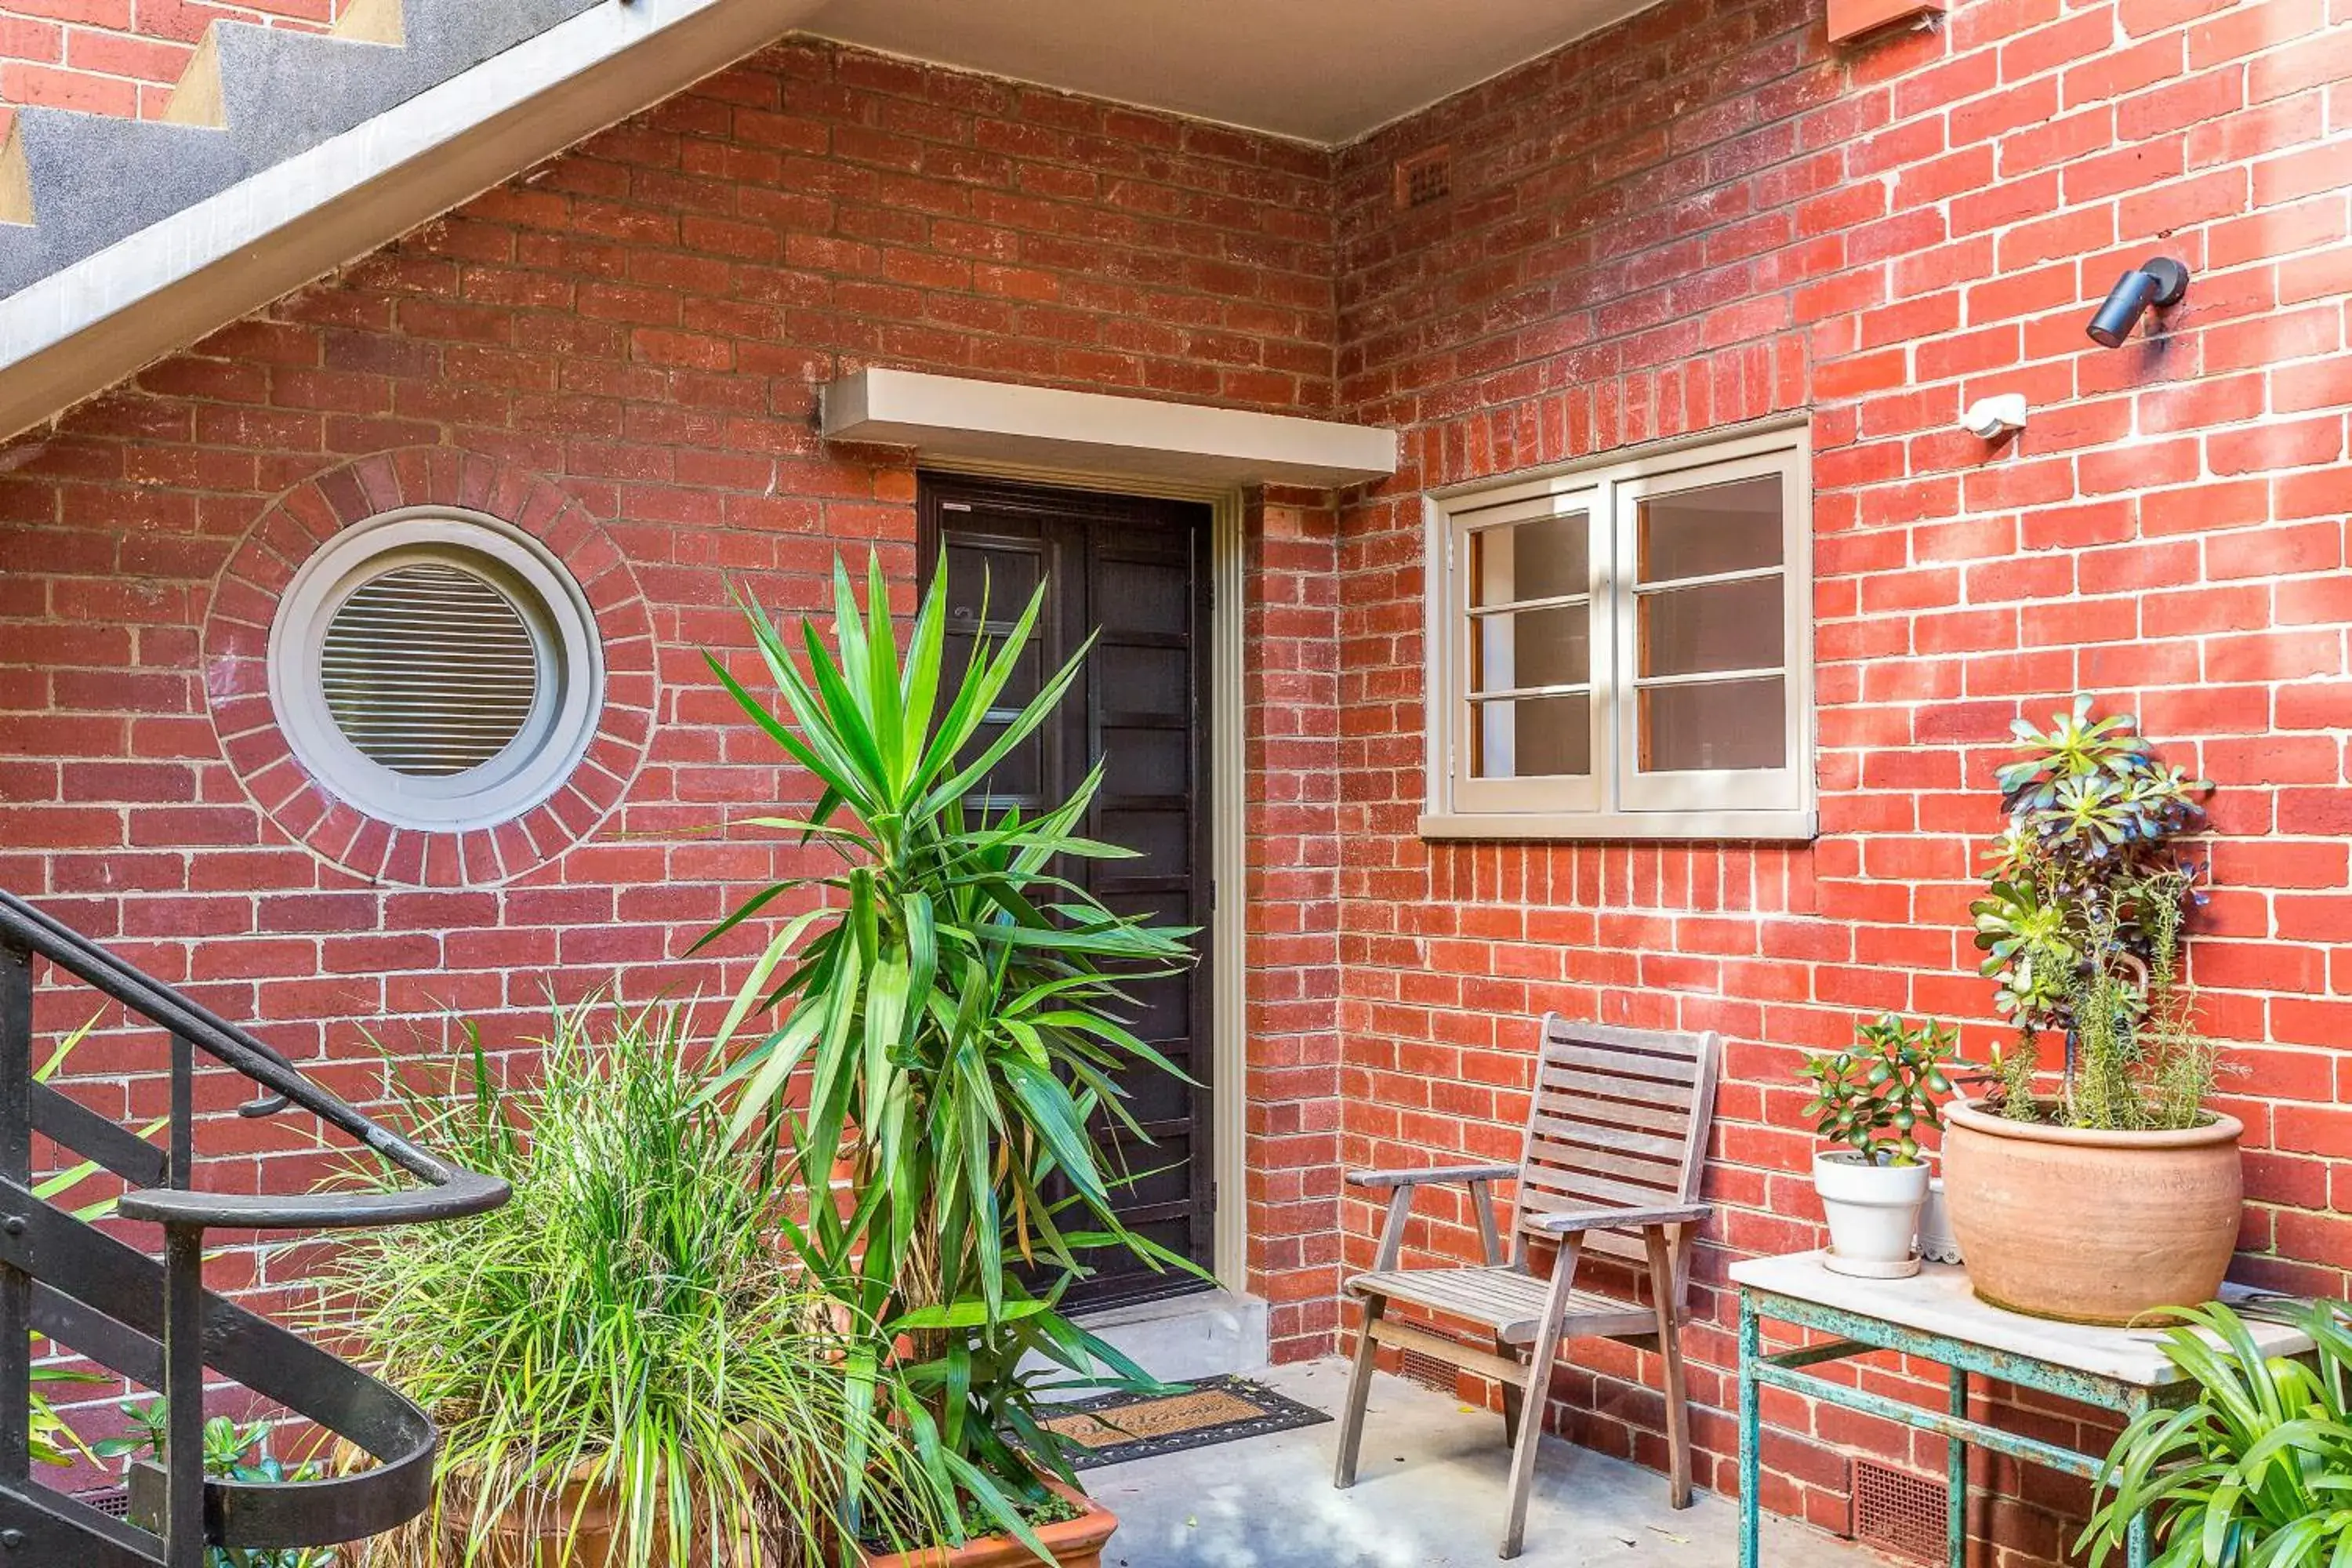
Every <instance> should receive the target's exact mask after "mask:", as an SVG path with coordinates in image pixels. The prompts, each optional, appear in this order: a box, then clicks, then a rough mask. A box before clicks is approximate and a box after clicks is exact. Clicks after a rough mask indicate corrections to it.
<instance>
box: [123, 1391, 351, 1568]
mask: <svg viewBox="0 0 2352 1568" xmlns="http://www.w3.org/2000/svg"><path fill="white" fill-rule="evenodd" d="M116 1408H117V1409H118V1410H120V1411H121V1413H122V1417H123V1424H124V1426H123V1433H122V1435H121V1436H119V1437H104V1438H100V1440H99V1441H98V1442H96V1443H93V1444H92V1445H90V1451H91V1453H92V1454H93V1455H94V1456H96V1457H97V1458H101V1459H115V1458H128V1459H150V1460H153V1461H154V1462H155V1463H157V1464H161V1463H162V1462H163V1443H164V1439H165V1437H166V1436H168V1434H169V1431H170V1422H169V1420H168V1418H167V1410H168V1407H167V1406H166V1405H164V1403H163V1400H161V1399H144V1400H132V1401H130V1402H127V1403H125V1404H122V1405H117V1406H116ZM270 1436H271V1434H270V1429H269V1423H268V1422H267V1421H250V1422H245V1423H238V1422H236V1421H232V1420H230V1419H229V1418H228V1417H227V1416H226V1415H215V1416H214V1417H212V1418H211V1419H210V1420H208V1421H206V1422H205V1474H206V1475H207V1476H211V1477H213V1478H215V1479H221V1480H234V1481H244V1482H247V1483H248V1484H259V1485H269V1486H282V1485H286V1484H289V1483H293V1484H299V1483H300V1482H303V1481H311V1480H317V1479H319V1478H320V1476H321V1475H322V1474H323V1473H324V1467H322V1466H321V1465H320V1464H319V1462H318V1461H317V1460H315V1459H306V1460H304V1461H302V1462H301V1463H300V1464H297V1465H292V1466H289V1465H287V1464H286V1463H285V1462H284V1461H282V1460H280V1459H279V1458H277V1456H276V1455H274V1454H272V1453H271V1452H270ZM162 1507H163V1484H162V1478H161V1477H160V1476H154V1477H152V1479H142V1478H140V1477H137V1476H134V1477H133V1478H132V1479H131V1517H132V1518H133V1519H134V1520H138V1519H142V1516H143V1518H144V1519H147V1520H152V1518H153V1517H154V1516H155V1515H156V1514H158V1513H160V1511H161V1510H162ZM335 1562H336V1553H335V1552H334V1550H333V1549H332V1548H331V1547H324V1546H304V1547H286V1548H282V1549H280V1550H278V1551H265V1550H261V1549H257V1548H250V1547H236V1546H207V1547H206V1548H205V1568H334V1564H335Z"/></svg>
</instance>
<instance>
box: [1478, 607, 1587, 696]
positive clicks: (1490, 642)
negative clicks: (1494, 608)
mask: <svg viewBox="0 0 2352 1568" xmlns="http://www.w3.org/2000/svg"><path fill="white" fill-rule="evenodd" d="M1591 673H1592V612H1591V609H1589V608H1588V607H1587V606H1585V605H1554V606H1553V607H1552V608H1550V609H1548V610H1517V611H1512V612H1507V613H1506V614H1503V615H1497V616H1473V617H1472V618H1471V621H1470V689H1472V690H1473V691H1510V690H1514V689H1520V688H1524V687H1530V686H1581V685H1582V684H1584V682H1585V681H1586V680H1588V679H1591Z"/></svg>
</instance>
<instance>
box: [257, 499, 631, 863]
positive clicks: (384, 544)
mask: <svg viewBox="0 0 2352 1568" xmlns="http://www.w3.org/2000/svg"><path fill="white" fill-rule="evenodd" d="M269 696H270V700H271V703H272V704H273V706H274V707H275V708H276V709H277V712H278V725H279V728H281V729H282V730H283V731H285V734H286V739H287V742H288V744H289V745H290V746H291V747H292V748H293V751H294V755H295V757H296V759H297V760H298V761H299V762H300V763H301V764H302V766H303V768H304V769H305V770H306V771H308V772H309V773H310V776H311V777H312V778H314V779H316V780H318V781H319V783H320V784H322V785H324V786H325V787H326V788H327V789H328V790H329V791H330V792H331V793H332V794H333V795H335V796H336V797H337V798H339V799H341V800H343V801H346V802H348V803H349V804H351V805H353V806H356V807H358V808H359V809H360V810H361V811H362V812H365V813H366V814H367V815H368V816H373V817H374V818H376V819H377V820H378V821H381V822H388V823H391V824H392V825H394V826H398V827H418V828H427V829H436V828H437V829H444V830H451V831H460V832H462V831H465V830H467V829H469V828H478V827H488V826H493V825H494V824H497V823H500V822H505V821H509V820H511V819H513V818H515V817H518V816H521V815H522V814H523V813H525V812H527V811H529V810H530V809H531V808H532V807H533V806H535V805H539V804H540V803H541V801H544V800H546V799H547V798H548V796H550V795H553V794H554V793H555V792H556V791H557V790H558V789H560V788H562V785H563V783H564V781H565V780H566V779H568V778H569V777H570V776H571V774H572V769H573V768H574V767H576V766H578V765H579V763H580V759H581V758H582V757H583V755H584V754H585V753H586V752H587V749H588V742H590V741H591V740H592V739H593V737H594V736H595V733H596V721H597V716H598V712H599V710H600V709H601V707H602V705H603V700H604V657H603V650H602V648H601V647H599V645H598V641H597V634H596V617H595V614H594V612H593V611H592V610H591V609H590V608H589V606H588V600H587V596H586V595H584V594H583V593H582V592H581V590H580V586H579V584H576V583H574V582H573V581H572V576H571V574H570V573H568V572H566V571H565V570H564V569H563V566H562V563H560V562H558V561H557V560H556V559H555V558H554V556H552V555H551V554H550V553H549V552H548V551H547V549H546V548H545V547H544V546H543V545H541V543H540V542H539V541H537V540H536V539H533V538H531V537H530V535H529V534H527V533H524V532H523V531H521V530H520V529H518V528H515V527H513V526H512V525H510V524H508V523H505V522H501V521H498V520H497V519H495V518H488V517H482V516H478V515H476V514H474V513H469V512H458V511H452V510H442V509H437V508H427V509H418V510H409V511H400V512H389V513H386V514H385V515H383V516H382V517H376V518H371V519H369V520H368V521H365V522H362V523H358V524H355V525H354V526H352V527H351V528H347V529H345V530H344V531H342V532H341V533H340V534H338V535H336V536H335V537H334V538H333V539H331V540H330V541H328V542H327V543H326V544H325V545H323V546H321V547H320V550H319V552H318V553H316V554H315V555H313V556H311V557H310V560H308V561H306V562H304V563H303V564H302V568H301V570H300V571H299V572H297V573H296V574H294V580H293V581H292V582H291V583H289V584H287V588H286V592H285V594H284V595H283V596H282V598H281V599H280V601H279V604H278V618H277V620H276V621H275V622H274V623H273V624H272V625H271V626H270V630H269Z"/></svg>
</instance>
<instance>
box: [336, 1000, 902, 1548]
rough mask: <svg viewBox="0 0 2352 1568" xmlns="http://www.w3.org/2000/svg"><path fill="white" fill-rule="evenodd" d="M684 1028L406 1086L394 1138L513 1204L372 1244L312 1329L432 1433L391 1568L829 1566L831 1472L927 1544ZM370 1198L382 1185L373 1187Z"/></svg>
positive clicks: (348, 1258) (850, 1334) (676, 1020)
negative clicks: (402, 1401)
mask: <svg viewBox="0 0 2352 1568" xmlns="http://www.w3.org/2000/svg"><path fill="white" fill-rule="evenodd" d="M707 1060H708V1058H707V1053H705V1052H701V1051H698V1050H697V1049H695V1048H694V1047H692V1046H691V1045H690V1044H689V1042H688V1036H687V1029H686V1024H685V1015H684V1013H683V1012H682V1011H679V1010H674V1009H666V1010H660V1011H652V1010H647V1011H628V1010H625V1009H622V1008H619V1007H617V1006H614V1005H606V1004H605V1003H604V1001H603V1000H602V999H600V998H593V997H592V998H591V999H589V1000H587V1001H584V1002H583V1003H581V1004H579V1005H574V1006H568V1007H559V1008H557V1009H556V1010H555V1013H554V1017H553V1027H552V1029H551V1032H550V1035H549V1037H548V1038H547V1039H546V1040H545V1041H544V1042H543V1043H542V1051H541V1056H540V1058H539V1062H538V1072H539V1078H538V1080H537V1081H536V1082H535V1083H532V1084H530V1085H529V1086H527V1087H523V1088H520V1089H516V1088H509V1086H507V1085H505V1084H504V1083H502V1082H501V1081H500V1079H499V1072H498V1070H497V1069H496V1068H495V1067H494V1065H493V1063H492V1062H491V1060H490V1058H489V1057H488V1053H487V1052H485V1051H484V1049H483V1048H482V1047H481V1044H480V1042H479V1040H478V1038H477V1039H476V1040H475V1042H474V1046H473V1049H472V1051H471V1052H470V1053H469V1057H468V1058H461V1059H460V1060H459V1062H457V1064H456V1065H455V1066H454V1067H453V1068H452V1070H451V1072H450V1074H449V1075H448V1077H449V1079H450V1081H449V1082H448V1083H447V1084H446V1086H445V1085H442V1084H439V1083H420V1082H418V1081H416V1079H417V1077H418V1076H419V1075H416V1074H415V1073H414V1072H413V1071H409V1070H396V1071H395V1073H394V1082H393V1097H394V1100H395V1106H396V1109H395V1110H394V1111H393V1112H391V1114H393V1115H394V1116H395V1117H397V1118H398V1119H399V1120H401V1121H404V1122H406V1123H407V1124H408V1125H409V1127H410V1129H411V1131H412V1132H413V1135H414V1136H415V1139H416V1140H417V1141H418V1142H422V1143H425V1144H426V1145H427V1146H432V1147H437V1148H438V1149H439V1150H440V1151H441V1152H444V1153H446V1155H448V1156H449V1157H450V1158H451V1159H452V1160H453V1161H456V1162H457V1163H462V1164H465V1165H467V1166H469V1167H470V1168H472V1169H474V1170H478V1171H484V1172H488V1173H492V1174H495V1175H497V1176H499V1177H502V1178H504V1179H505V1180H506V1181H507V1182H508V1183H509V1184H510V1185H511V1186H512V1188H513V1193H514V1196H513V1199H512V1201H511V1202H509V1204H508V1205H506V1206H505V1207H503V1208H500V1209H497V1210H494V1211H492V1212H490V1213H488V1214H484V1215H476V1216H474V1217H472V1218H469V1219H465V1220H459V1221H456V1222H452V1223H450V1224H446V1225H440V1226H419V1227H411V1228H408V1229H404V1230H400V1231H394V1232H376V1233H362V1234H360V1235H357V1236H355V1237H353V1238H352V1241H351V1242H350V1243H349V1245H347V1246H345V1247H342V1248H341V1249H339V1250H338V1252H337V1253H336V1254H335V1255H334V1256H333V1257H332V1258H330V1259H329V1260H328V1262H327V1263H326V1264H325V1265H324V1266H323V1267H322V1268H321V1271H320V1277H321V1279H322V1283H323V1290H324V1296H323V1299H322V1300H321V1303H320V1316H321V1319H322V1321H324V1322H326V1323H329V1324H334V1325H343V1324H350V1325H354V1326H355V1327H356V1330H357V1332H358V1335H359V1337H360V1339H361V1341H362V1343H361V1345H360V1347H359V1348H360V1350H361V1351H362V1352H364V1354H365V1356H366V1358H367V1359H369V1360H371V1361H373V1362H374V1363H377V1364H378V1365H379V1366H380V1367H381V1370H382V1373H383V1376H384V1377H385V1379H386V1380H387V1381H389V1382H391V1383H393V1384H395V1385H396V1386H398V1387H400V1388H401V1389H403V1390H404V1392H405V1393H407V1394H409V1396H410V1397H412V1398H414V1399H415V1400H416V1401H417V1402H418V1403H419V1404H420V1405H424V1406H425V1409H426V1410H428V1411H429V1412H430V1413H431V1414H432V1415H433V1416H434V1418H435V1420H436V1423H437V1424H438V1425H439V1426H440V1428H441V1434H442V1443H441V1451H440V1455H439V1458H438V1462H437V1468H436V1480H435V1501H434V1507H433V1508H432V1509H431V1510H429V1511H428V1512H427V1514H426V1515H425V1517H424V1518H423V1519H421V1520H419V1521H416V1522H415V1523H414V1524H412V1525H410V1526H409V1527H408V1528H407V1529H406V1530H405V1531H402V1532H399V1533H397V1534H394V1535H392V1536H387V1537H384V1538H382V1539H380V1540H379V1541H377V1542H373V1543H371V1544H370V1545H369V1546H368V1547H366V1548H364V1549H363V1551H364V1552H365V1555H364V1557H363V1559H362V1560H363V1561H364V1562H366V1563H376V1564H383V1565H384V1568H461V1565H462V1568H707V1565H709V1564H711V1563H714V1562H720V1563H726V1564H727V1565H728V1568H780V1565H782V1564H793V1565H794V1568H797V1565H799V1564H802V1563H812V1562H820V1561H835V1562H839V1561H845V1560H846V1558H847V1556H848V1552H847V1549H846V1548H845V1546H844V1545H843V1544H842V1543H841V1542H840V1540H839V1534H838V1530H837V1523H836V1514H835V1505H836V1501H837V1500H838V1498H839V1497H840V1496H841V1495H842V1493H843V1491H844V1489H845V1479H844V1472H845V1464H846V1463H847V1461H846V1459H845V1456H847V1455H851V1454H856V1456H858V1458H857V1461H856V1463H857V1468H858V1469H859V1471H860V1473H861V1474H878V1475H882V1476H886V1477H887V1478H889V1479H890V1482H891V1484H890V1485H889V1486H888V1488H887V1490H886V1492H885V1494H884V1496H883V1499H882V1501H881V1504H880V1506H877V1507H876V1508H874V1509H872V1510H868V1515H867V1518H866V1526H867V1528H869V1529H871V1530H875V1531H879V1532H880V1533H881V1534H882V1535H883V1536H884V1537H886V1538H887V1539H891V1540H894V1541H899V1542H913V1541H921V1540H928V1539H929V1538H930V1537H931V1536H932V1535H933V1534H934V1533H935V1532H936V1531H937V1530H938V1528H939V1521H940V1515H941V1513H942V1511H943V1510H944V1507H945V1500H944V1499H943V1498H942V1497H941V1496H940V1494H938V1493H937V1492H936V1491H934V1490H932V1489H929V1486H928V1481H927V1478H928V1475H929V1471H928V1470H927V1468H925V1467H924V1465H923V1464H922V1463H921V1462H920V1460H919V1458H918V1457H917V1456H916V1455H915V1454H914V1453H913V1451H912V1449H911V1447H908V1445H907V1444H906V1443H905V1442H903V1441H901V1440H900V1435H899V1434H898V1433H896V1432H894V1431H893V1430H891V1429H890V1428H889V1427H888V1426H886V1425H885V1424H884V1423H883V1422H881V1421H880V1420H878V1419H877V1418H876V1417H875V1416H874V1415H872V1414H871V1412H870V1410H869V1409H868V1408H867V1407H866V1406H864V1405H858V1404H856V1403H853V1402H848V1401H845V1400H844V1399H843V1397H842V1376H841V1361H842V1357H843V1355H844V1353H845V1351H846V1349H847V1348H848V1347H849V1346H850V1345H851V1344H852V1343H855V1342H862V1341H861V1339H860V1336H858V1335H856V1333H855V1332H854V1331H845V1330H844V1328H843V1327H842V1325H841V1324H840V1323H839V1321H838V1314H837V1312H836V1310H835V1305H834V1303H833V1302H832V1301H830V1300H828V1299H827V1298H825V1297H824V1295H823V1294H821V1293H819V1292H817V1291H815V1290H814V1289H811V1288H810V1287H809V1286H808V1285H807V1284H806V1283H805V1282H804V1281H803V1280H802V1279H799V1278H798V1276H797V1274H796V1272H795V1271H794V1270H793V1268H792V1266H791V1265H790V1263H789V1261H788V1260H787V1259H785V1258H782V1257H780V1256H779V1254H778V1248H777V1245H776V1236H777V1227H778V1225H779V1221H780V1217H781V1216H782V1215H783V1214H784V1213H785V1212H786V1209H787V1205H788V1199H787V1194H786V1193H785V1190H784V1188H783V1187H782V1184H781V1183H780V1177H779V1172H778V1170H777V1168H776V1165H775V1163H774V1162H773V1161H772V1159H771V1158H770V1157H769V1155H768V1152H767V1151H765V1150H764V1149H762V1148H760V1147H758V1146H756V1145H752V1144H747V1143H744V1142H739V1141H738V1140H737V1139H736V1138H735V1137H734V1136H733V1134H732V1132H731V1131H730V1126H729V1117H728V1112H727V1110H726V1108H725V1107H724V1106H723V1105H722V1104H720V1103H719V1102H718V1101H717V1100H715V1099H714V1097H713V1091H714V1087H715V1086H714V1083H713V1075H712V1074H711V1073H710V1072H709V1071H707V1070H706V1066H707ZM368 1174H369V1175H370V1177H371V1178H372V1177H373V1173H372V1172H371V1173H368Z"/></svg>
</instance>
